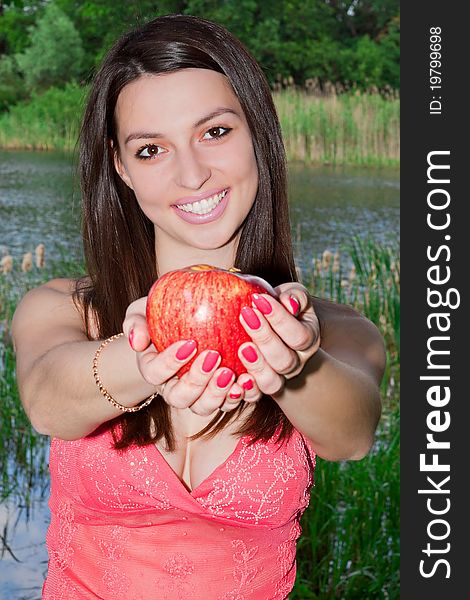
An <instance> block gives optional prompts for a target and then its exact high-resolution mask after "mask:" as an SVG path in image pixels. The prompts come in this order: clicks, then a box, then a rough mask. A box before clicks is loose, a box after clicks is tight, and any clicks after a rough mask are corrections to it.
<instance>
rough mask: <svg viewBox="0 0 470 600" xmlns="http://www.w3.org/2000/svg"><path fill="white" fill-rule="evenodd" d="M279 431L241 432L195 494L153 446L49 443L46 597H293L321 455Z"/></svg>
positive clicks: (98, 440) (102, 438)
mask: <svg viewBox="0 0 470 600" xmlns="http://www.w3.org/2000/svg"><path fill="white" fill-rule="evenodd" d="M276 438H277V435H275V436H273V438H271V439H270V440H269V441H268V442H267V443H265V442H257V443H255V444H254V445H252V446H249V445H248V444H247V442H248V438H247V437H242V438H240V440H239V441H238V443H237V446H236V448H235V450H234V452H233V453H232V454H231V455H230V456H229V458H228V459H227V460H226V461H225V462H223V463H222V464H221V465H219V466H218V467H217V468H216V469H215V470H214V471H213V472H212V474H211V475H210V476H209V477H207V479H205V480H204V481H203V482H202V483H201V484H200V485H199V486H197V487H196V488H195V489H194V490H192V491H191V492H190V491H188V489H187V488H186V487H185V485H184V484H183V483H182V482H181V481H180V480H179V478H178V476H177V475H176V473H175V472H174V471H173V469H172V468H171V467H170V465H169V464H168V463H167V462H166V460H165V459H164V458H163V456H162V454H161V453H160V451H159V450H158V448H157V447H156V446H155V445H150V446H145V447H138V446H132V447H130V448H128V449H126V450H124V451H122V452H117V451H115V450H114V449H113V448H112V438H111V434H110V432H109V431H102V432H100V433H95V434H94V435H91V436H88V437H86V438H83V439H81V440H77V441H72V442H67V441H62V440H58V439H53V440H52V442H51V454H50V472H51V497H50V501H49V506H50V509H51V524H50V527H49V530H48V533H47V545H48V551H49V568H48V575H47V579H46V581H45V583H44V588H43V600H44V599H45V600H52V599H53V600H61V599H63V600H78V599H79V600H82V599H85V598H86V599H88V598H93V599H96V598H102V599H105V600H114V599H116V600H199V599H203V598H204V599H206V598H207V599H208V600H248V599H250V600H284V599H285V598H287V597H288V594H289V592H290V591H291V590H292V587H293V585H294V581H295V573H296V563H295V549H296V548H295V546H296V541H297V538H298V537H299V535H300V532H301V529H300V525H299V520H300V517H301V515H302V513H303V512H304V510H305V508H306V507H307V505H308V502H309V498H310V488H311V486H312V484H313V472H314V466H315V454H314V452H313V451H312V448H311V447H310V445H309V443H308V441H307V440H306V439H305V438H304V437H303V436H302V435H301V434H300V433H299V432H298V431H294V434H293V436H292V437H291V439H290V441H289V442H288V443H287V444H283V445H278V444H276V443H275V440H276Z"/></svg>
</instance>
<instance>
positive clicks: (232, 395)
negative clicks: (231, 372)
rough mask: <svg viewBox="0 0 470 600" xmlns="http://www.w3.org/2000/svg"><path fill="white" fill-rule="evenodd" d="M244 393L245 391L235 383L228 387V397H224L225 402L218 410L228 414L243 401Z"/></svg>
mask: <svg viewBox="0 0 470 600" xmlns="http://www.w3.org/2000/svg"><path fill="white" fill-rule="evenodd" d="M244 391H245V390H244V389H243V388H242V387H241V385H240V384H239V383H237V382H236V381H235V382H234V383H233V384H232V386H231V387H230V389H229V391H228V395H227V396H226V397H225V402H224V403H223V404H222V406H221V407H220V410H221V411H223V412H230V411H232V410H233V409H234V408H237V406H239V404H240V402H242V400H243V392H244Z"/></svg>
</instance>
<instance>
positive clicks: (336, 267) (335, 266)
mask: <svg viewBox="0 0 470 600" xmlns="http://www.w3.org/2000/svg"><path fill="white" fill-rule="evenodd" d="M332 271H333V273H337V272H338V271H339V252H336V253H335V255H334V257H333V268H332Z"/></svg>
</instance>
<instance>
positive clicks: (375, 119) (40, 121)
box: [0, 84, 400, 167]
mask: <svg viewBox="0 0 470 600" xmlns="http://www.w3.org/2000/svg"><path fill="white" fill-rule="evenodd" d="M86 93H87V89H86V88H84V87H81V86H78V85H77V84H67V86H66V87H65V88H64V89H58V88H50V89H49V90H47V91H46V92H45V93H44V94H42V95H34V96H33V97H32V99H31V100H30V101H28V102H22V103H19V104H17V105H16V106H13V107H12V108H11V110H10V111H9V112H8V113H3V114H2V115H0V148H3V149H28V150H60V151H66V152H72V151H73V150H74V149H75V147H76V140H77V137H78V131H79V123H80V116H81V114H82V111H83V105H84V101H85V97H86ZM273 97H274V102H275V104H276V108H277V111H278V114H279V119H280V122H281V128H282V132H283V136H284V142H285V146H286V152H287V158H288V161H300V162H303V163H305V164H308V165H320V164H331V165H357V166H394V167H398V165H399V161H400V101H399V99H398V98H396V97H392V98H388V99H386V98H383V97H382V96H381V95H380V94H372V93H355V94H341V95H331V96H327V97H318V96H315V95H311V94H307V93H305V92H300V91H297V90H294V89H286V90H282V91H278V92H274V93H273Z"/></svg>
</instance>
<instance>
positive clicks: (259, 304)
mask: <svg viewBox="0 0 470 600" xmlns="http://www.w3.org/2000/svg"><path fill="white" fill-rule="evenodd" d="M251 297H252V298H253V302H254V303H255V306H256V308H257V309H258V310H259V311H260V313H262V314H263V315H269V314H271V313H272V312H273V307H272V306H271V304H270V303H269V301H268V300H266V298H263V296H260V295H259V294H252V296H251Z"/></svg>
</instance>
